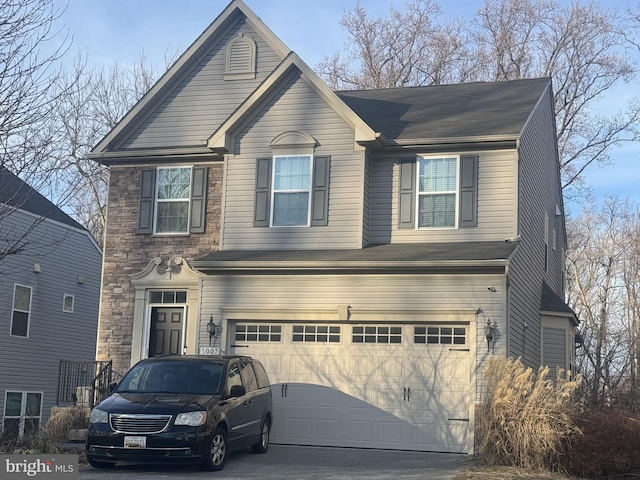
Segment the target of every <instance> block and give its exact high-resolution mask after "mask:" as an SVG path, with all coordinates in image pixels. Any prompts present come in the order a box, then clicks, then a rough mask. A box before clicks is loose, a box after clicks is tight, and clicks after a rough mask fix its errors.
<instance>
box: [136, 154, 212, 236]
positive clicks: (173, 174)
mask: <svg viewBox="0 0 640 480" xmlns="http://www.w3.org/2000/svg"><path fill="white" fill-rule="evenodd" d="M206 195H207V168H206V167H200V166H196V167H191V166H171V167H158V168H151V169H144V170H142V172H141V180H140V210H139V214H138V233H155V234H159V235H167V234H169V235H182V234H188V233H203V232H204V227H205V207H206Z"/></svg>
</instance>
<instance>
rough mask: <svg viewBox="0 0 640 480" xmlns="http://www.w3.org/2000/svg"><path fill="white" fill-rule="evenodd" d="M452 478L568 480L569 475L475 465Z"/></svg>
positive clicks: (462, 479) (460, 479) (454, 479)
mask: <svg viewBox="0 0 640 480" xmlns="http://www.w3.org/2000/svg"><path fill="white" fill-rule="evenodd" d="M452 480H567V477H565V476H562V475H560V474H558V473H550V472H530V471H528V470H523V469H522V468H517V467H474V468H470V469H468V470H464V471H462V472H460V473H458V474H457V475H455V476H454V477H453V479H452Z"/></svg>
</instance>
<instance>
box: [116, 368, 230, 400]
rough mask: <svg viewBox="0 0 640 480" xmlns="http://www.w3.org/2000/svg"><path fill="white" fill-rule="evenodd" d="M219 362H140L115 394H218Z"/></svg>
mask: <svg viewBox="0 0 640 480" xmlns="http://www.w3.org/2000/svg"><path fill="white" fill-rule="evenodd" d="M223 371H224V364H223V363H216V362H205V361H202V362H199V361H170V360H158V361H149V362H141V363H138V364H137V365H135V366H134V367H132V368H131V370H129V372H127V374H126V375H125V376H124V377H123V378H122V380H121V381H120V383H119V384H118V387H117V388H116V390H115V391H116V392H117V393H180V394H194V395H216V394H218V393H219V390H220V385H221V383H222V382H221V378H222V374H223Z"/></svg>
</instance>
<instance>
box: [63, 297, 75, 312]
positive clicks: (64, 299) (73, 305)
mask: <svg viewBox="0 0 640 480" xmlns="http://www.w3.org/2000/svg"><path fill="white" fill-rule="evenodd" d="M67 298H71V310H68V309H67ZM75 305H76V299H75V295H71V294H69V293H65V294H64V295H63V296H62V311H63V312H64V313H73V309H74V307H75Z"/></svg>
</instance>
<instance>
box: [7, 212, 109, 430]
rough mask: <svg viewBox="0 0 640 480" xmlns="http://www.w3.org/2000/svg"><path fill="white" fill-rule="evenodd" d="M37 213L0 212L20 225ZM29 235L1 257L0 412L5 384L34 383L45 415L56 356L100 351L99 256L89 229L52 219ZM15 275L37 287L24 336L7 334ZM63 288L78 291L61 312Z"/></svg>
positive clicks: (15, 387)
mask: <svg viewBox="0 0 640 480" xmlns="http://www.w3.org/2000/svg"><path fill="white" fill-rule="evenodd" d="M34 220H35V217H33V216H31V215H29V214H26V213H23V212H16V213H15V214H12V215H10V216H9V217H5V218H2V219H1V221H0V228H1V229H2V230H3V231H16V232H22V231H26V230H27V229H29V228H30V227H31V226H32V225H33V222H34ZM29 239H30V240H29V241H30V245H29V246H28V247H27V249H26V250H25V251H24V252H23V253H21V254H20V255H12V256H9V257H7V258H5V259H3V260H2V262H1V263H0V365H2V368H0V419H1V418H2V416H3V414H4V401H5V392H6V391H7V390H12V391H35V392H42V393H43V397H42V419H43V423H44V421H46V420H47V419H48V417H49V414H50V412H51V407H53V406H54V405H55V402H56V395H57V381H58V366H59V361H60V360H75V361H93V360H94V359H95V354H96V331H97V326H98V309H99V301H100V272H101V262H102V258H101V253H100V252H99V250H98V249H97V248H96V246H95V244H94V243H93V242H92V241H91V239H90V237H89V236H88V234H87V233H86V232H82V231H79V230H75V229H71V228H69V227H67V226H62V225H60V224H57V223H54V222H51V221H44V222H42V223H40V224H39V225H38V226H37V227H35V229H34V230H33V231H32V232H31V233H30V234H29ZM34 263H38V264H40V273H35V272H34V271H33V264H34ZM79 276H81V277H82V283H78V277H79ZM15 283H18V284H21V285H26V286H30V287H32V299H31V315H30V322H29V336H28V337H26V338H25V337H14V336H11V335H10V332H11V317H12V301H13V286H14V284H15ZM65 295H73V297H74V309H73V313H67V312H63V298H64V296H65Z"/></svg>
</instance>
